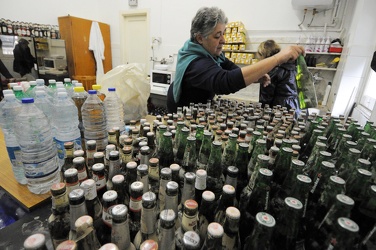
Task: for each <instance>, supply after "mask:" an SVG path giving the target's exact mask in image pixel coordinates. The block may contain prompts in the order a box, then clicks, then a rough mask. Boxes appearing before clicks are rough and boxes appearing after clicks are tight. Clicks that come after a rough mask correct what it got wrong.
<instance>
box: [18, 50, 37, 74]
mask: <svg viewBox="0 0 376 250" xmlns="http://www.w3.org/2000/svg"><path fill="white" fill-rule="evenodd" d="M13 55H14V61H13V71H14V72H17V73H19V74H20V75H21V76H24V75H26V74H28V73H31V69H32V68H33V67H34V62H35V58H34V57H33V55H32V54H31V52H30V48H29V46H28V45H27V44H26V43H18V44H17V45H16V46H15V47H14V50H13Z"/></svg>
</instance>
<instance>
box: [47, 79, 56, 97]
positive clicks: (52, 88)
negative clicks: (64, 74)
mask: <svg viewBox="0 0 376 250" xmlns="http://www.w3.org/2000/svg"><path fill="white" fill-rule="evenodd" d="M56 88H57V87H56V80H53V79H50V80H48V87H47V94H48V95H49V96H51V97H52V98H54V95H55V92H56Z"/></svg>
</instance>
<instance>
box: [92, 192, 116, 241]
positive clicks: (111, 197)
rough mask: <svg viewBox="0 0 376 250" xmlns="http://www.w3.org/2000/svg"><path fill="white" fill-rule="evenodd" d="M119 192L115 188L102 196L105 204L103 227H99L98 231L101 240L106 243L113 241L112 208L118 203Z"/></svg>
mask: <svg viewBox="0 0 376 250" xmlns="http://www.w3.org/2000/svg"><path fill="white" fill-rule="evenodd" d="M117 198H118V196H117V193H116V191H114V190H109V191H107V192H105V193H104V194H103V198H102V205H103V213H102V221H103V224H102V227H101V228H98V229H97V230H98V231H99V232H98V233H97V235H98V239H99V242H100V243H101V244H102V245H104V244H106V243H109V242H111V229H112V214H111V210H112V209H113V207H114V206H115V205H117V204H118V202H117Z"/></svg>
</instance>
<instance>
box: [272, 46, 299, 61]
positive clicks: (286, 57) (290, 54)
mask: <svg viewBox="0 0 376 250" xmlns="http://www.w3.org/2000/svg"><path fill="white" fill-rule="evenodd" d="M301 54H302V55H305V50H304V48H303V46H298V45H293V46H288V47H286V48H283V49H282V50H281V51H280V52H279V53H278V54H276V55H274V56H275V57H276V59H277V61H278V64H282V63H285V62H288V61H290V60H292V61H294V60H296V58H298V56H299V55H301Z"/></svg>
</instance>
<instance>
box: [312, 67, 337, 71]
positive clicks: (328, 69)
mask: <svg viewBox="0 0 376 250" xmlns="http://www.w3.org/2000/svg"><path fill="white" fill-rule="evenodd" d="M307 68H308V69H313V70H326V71H337V69H336V68H324V67H307Z"/></svg>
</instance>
